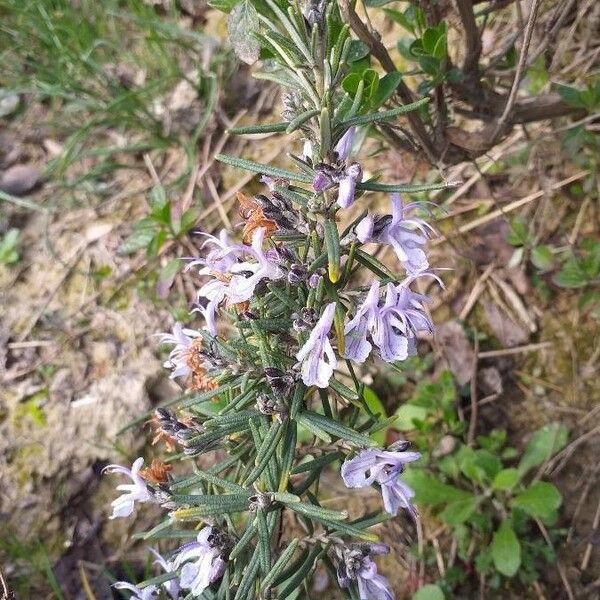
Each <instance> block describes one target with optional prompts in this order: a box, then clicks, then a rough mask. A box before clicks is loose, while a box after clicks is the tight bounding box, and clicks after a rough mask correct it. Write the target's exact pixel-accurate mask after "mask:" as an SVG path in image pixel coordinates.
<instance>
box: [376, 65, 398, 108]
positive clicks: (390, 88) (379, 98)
mask: <svg viewBox="0 0 600 600" xmlns="http://www.w3.org/2000/svg"><path fill="white" fill-rule="evenodd" d="M401 81H402V73H400V71H393V72H392V73H387V74H386V75H384V76H383V77H382V78H381V79H380V80H379V87H378V88H377V93H376V94H375V96H374V97H373V99H372V101H371V104H372V107H373V108H379V107H380V106H381V105H382V104H385V103H386V102H387V101H388V100H389V99H390V98H391V97H392V96H393V95H394V92H395V91H396V88H397V87H398V84H399V83H400V82H401Z"/></svg>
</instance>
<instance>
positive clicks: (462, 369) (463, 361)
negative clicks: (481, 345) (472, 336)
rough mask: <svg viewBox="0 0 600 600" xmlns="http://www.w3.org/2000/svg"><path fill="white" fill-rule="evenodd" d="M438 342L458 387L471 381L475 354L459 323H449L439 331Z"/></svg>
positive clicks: (439, 328)
mask: <svg viewBox="0 0 600 600" xmlns="http://www.w3.org/2000/svg"><path fill="white" fill-rule="evenodd" d="M436 337H437V341H438V344H439V346H440V350H441V351H442V354H443V356H444V358H445V359H446V361H447V363H448V366H449V367H450V370H451V371H452V374H453V375H454V378H455V379H456V382H457V383H458V385H465V383H468V382H469V381H470V380H471V376H472V374H473V363H474V361H475V354H474V352H473V348H471V344H470V342H469V340H468V339H467V336H466V334H465V331H464V329H463V328H462V327H461V325H460V324H459V323H458V322H457V321H448V322H447V323H444V324H443V325H441V326H440V327H438V330H437V336H436Z"/></svg>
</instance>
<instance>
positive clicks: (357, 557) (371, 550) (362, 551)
mask: <svg viewBox="0 0 600 600" xmlns="http://www.w3.org/2000/svg"><path fill="white" fill-rule="evenodd" d="M389 551H390V549H389V547H388V546H386V545H385V544H351V545H350V546H348V547H347V548H344V549H343V550H342V551H340V550H338V551H337V553H338V561H337V578H338V582H339V584H340V587H342V588H347V587H348V586H349V585H350V584H351V583H353V582H355V583H356V584H357V585H358V594H359V597H360V600H394V595H393V594H392V592H391V591H390V589H389V583H388V580H387V579H386V578H385V577H384V576H383V575H379V573H377V565H376V564H375V563H374V562H373V560H372V558H371V556H373V555H378V554H379V555H381V554H388V553H389Z"/></svg>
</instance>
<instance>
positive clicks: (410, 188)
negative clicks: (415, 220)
mask: <svg viewBox="0 0 600 600" xmlns="http://www.w3.org/2000/svg"><path fill="white" fill-rule="evenodd" d="M378 114H379V113H378ZM448 187H450V186H449V185H448V184H447V183H445V182H444V183H415V184H404V183H377V182H375V181H365V182H363V183H358V184H357V185H356V189H357V190H366V191H369V192H385V193H386V194H393V193H394V192H399V193H401V194H418V193H420V192H433V191H435V190H444V189H446V188H448Z"/></svg>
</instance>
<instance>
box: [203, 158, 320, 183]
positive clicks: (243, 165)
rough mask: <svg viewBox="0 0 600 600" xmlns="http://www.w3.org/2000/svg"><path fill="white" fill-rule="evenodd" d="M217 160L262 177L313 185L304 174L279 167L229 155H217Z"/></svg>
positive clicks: (309, 178)
mask: <svg viewBox="0 0 600 600" xmlns="http://www.w3.org/2000/svg"><path fill="white" fill-rule="evenodd" d="M215 158H216V159H217V160H218V161H219V162H222V163H225V164H226V165H230V166H232V167H237V168H238V169H245V170H246V171H252V172H254V173H261V174H262V175H270V176H271V177H281V178H283V179H290V180H291V181H302V182H303V183H312V178H311V177H309V176H308V175H305V174H303V173H294V172H293V171H286V170H285V169H280V168H278V167H272V166H271V165H262V164H260V163H257V162H254V161H252V160H245V159H243V158H237V157H236V156H230V155H228V154H217V155H216V156H215Z"/></svg>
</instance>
